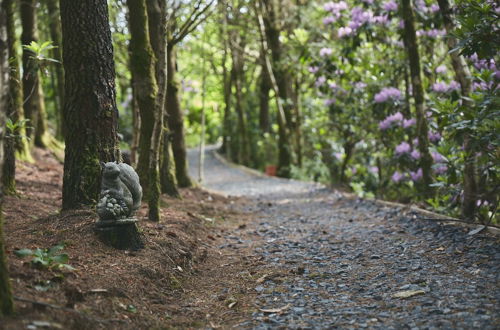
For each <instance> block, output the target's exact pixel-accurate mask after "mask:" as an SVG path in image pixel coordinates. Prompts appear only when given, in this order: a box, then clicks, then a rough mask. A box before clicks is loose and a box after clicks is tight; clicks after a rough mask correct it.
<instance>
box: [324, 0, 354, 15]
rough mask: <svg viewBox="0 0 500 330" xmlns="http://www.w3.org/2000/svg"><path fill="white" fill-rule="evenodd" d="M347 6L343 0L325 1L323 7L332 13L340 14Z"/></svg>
mask: <svg viewBox="0 0 500 330" xmlns="http://www.w3.org/2000/svg"><path fill="white" fill-rule="evenodd" d="M347 8H348V6H347V3H346V2H345V1H339V2H327V3H325V5H324V6H323V9H324V10H326V11H329V12H331V13H332V14H340V12H341V11H342V10H346V9H347Z"/></svg>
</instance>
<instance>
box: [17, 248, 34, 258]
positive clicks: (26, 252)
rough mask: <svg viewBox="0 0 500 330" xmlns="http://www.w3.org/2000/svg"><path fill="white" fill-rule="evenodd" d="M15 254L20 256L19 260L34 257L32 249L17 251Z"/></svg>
mask: <svg viewBox="0 0 500 330" xmlns="http://www.w3.org/2000/svg"><path fill="white" fill-rule="evenodd" d="M14 254H15V255H16V256H18V257H19V258H24V257H27V256H32V255H33V251H32V250H30V249H20V250H15V251H14Z"/></svg>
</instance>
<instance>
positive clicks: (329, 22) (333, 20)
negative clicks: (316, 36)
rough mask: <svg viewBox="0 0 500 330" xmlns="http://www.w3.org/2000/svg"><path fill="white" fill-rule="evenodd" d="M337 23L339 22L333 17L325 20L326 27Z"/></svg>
mask: <svg viewBox="0 0 500 330" xmlns="http://www.w3.org/2000/svg"><path fill="white" fill-rule="evenodd" d="M335 21H337V18H336V17H334V16H331V15H330V16H327V17H325V18H323V24H324V25H328V24H332V23H335Z"/></svg>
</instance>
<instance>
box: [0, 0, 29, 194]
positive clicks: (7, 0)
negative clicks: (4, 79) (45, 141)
mask: <svg viewBox="0 0 500 330" xmlns="http://www.w3.org/2000/svg"><path fill="white" fill-rule="evenodd" d="M2 9H3V10H4V11H5V17H6V31H7V34H6V36H7V53H8V58H9V73H10V75H9V80H8V98H7V99H6V107H7V108H6V115H7V118H9V119H10V120H11V121H12V122H13V123H19V122H20V121H21V120H23V119H24V111H23V107H22V103H23V99H22V98H23V96H22V89H21V85H20V81H21V79H20V68H19V60H18V57H17V52H16V50H17V42H16V36H15V25H14V12H15V8H14V1H13V0H4V1H3V2H2ZM6 134H8V135H9V136H6V138H5V140H4V163H3V168H2V171H3V176H2V181H3V192H4V193H5V194H7V195H13V194H15V193H16V155H15V152H16V150H17V151H18V154H19V158H20V159H24V160H31V155H30V151H29V144H28V143H27V142H28V141H27V140H26V139H25V138H21V137H22V136H24V135H26V129H25V128H24V126H22V127H20V128H19V129H17V130H16V131H14V132H6Z"/></svg>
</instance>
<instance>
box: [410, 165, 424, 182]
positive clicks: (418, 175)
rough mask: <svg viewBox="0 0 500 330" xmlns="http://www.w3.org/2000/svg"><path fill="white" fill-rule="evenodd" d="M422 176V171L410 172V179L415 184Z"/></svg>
mask: <svg viewBox="0 0 500 330" xmlns="http://www.w3.org/2000/svg"><path fill="white" fill-rule="evenodd" d="M423 176H424V173H423V172H422V169H421V168H419V169H418V170H417V171H416V172H410V177H411V179H412V180H413V181H414V182H417V181H418V180H420V179H422V178H423Z"/></svg>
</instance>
